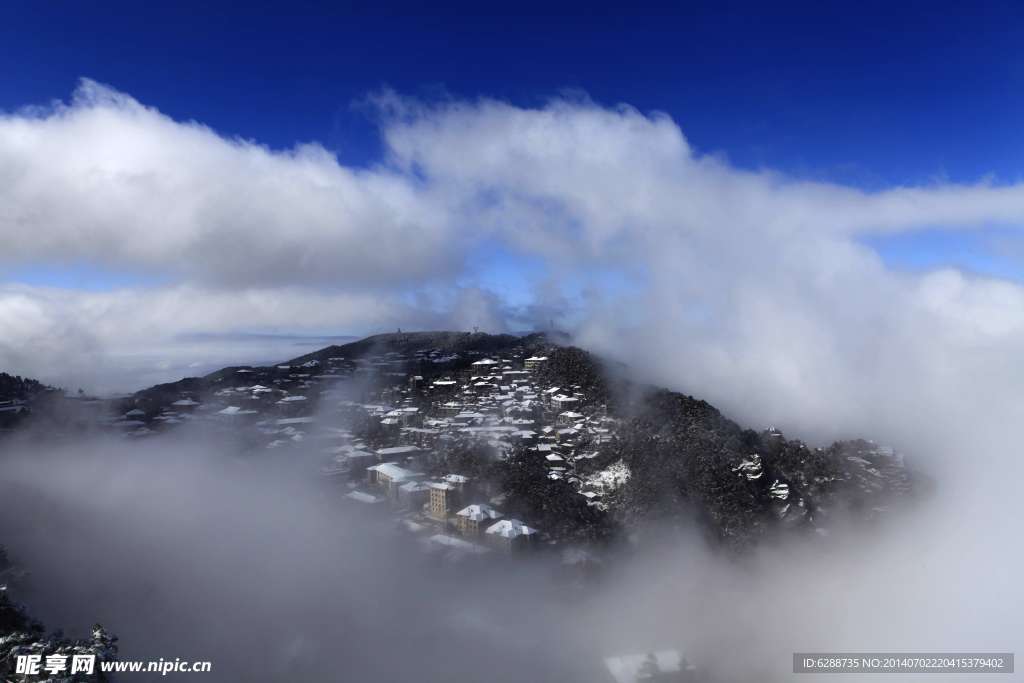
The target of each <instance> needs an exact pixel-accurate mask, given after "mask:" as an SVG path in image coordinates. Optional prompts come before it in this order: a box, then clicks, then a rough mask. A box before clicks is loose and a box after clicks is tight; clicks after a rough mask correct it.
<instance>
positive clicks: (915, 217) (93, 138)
mask: <svg viewBox="0 0 1024 683" xmlns="http://www.w3.org/2000/svg"><path fill="white" fill-rule="evenodd" d="M377 102H378V103H379V104H380V108H379V111H380V117H381V126H382V131H383V134H384V139H385V141H386V144H387V146H388V155H387V160H386V162H385V163H384V164H382V165H381V166H379V167H376V168H373V169H368V170H355V169H350V168H346V167H344V166H342V165H340V164H339V163H338V162H337V160H336V159H335V158H334V157H333V156H331V155H330V154H329V153H327V152H326V151H325V150H323V149H322V148H320V147H318V146H316V145H305V146H300V147H297V148H296V149H293V150H287V151H272V150H269V149H267V148H265V147H262V146H260V145H258V144H256V143H252V142H247V141H240V140H229V139H225V138H224V137H222V136H220V135H218V134H217V133H215V132H214V131H212V130H210V129H208V128H206V127H204V126H202V125H200V124H197V123H194V122H184V123H183V122H177V121H174V120H172V119H170V118H168V117H166V116H164V115H162V114H160V113H159V112H157V111H155V110H153V109H151V108H147V107H145V106H143V105H141V104H139V103H137V102H136V101H135V100H133V99H131V98H130V97H129V96H127V95H124V94H120V93H117V92H115V91H112V90H110V89H108V88H105V87H103V86H100V85H97V84H95V83H92V82H90V81H84V82H83V84H82V86H81V87H80V88H79V90H78V91H77V92H76V94H75V97H74V98H73V100H72V102H71V103H70V104H68V105H60V104H58V105H54V106H52V107H49V108H46V109H42V110H36V111H31V112H20V113H13V114H8V115H6V116H4V117H3V118H0V178H2V179H3V181H4V182H2V183H0V235H2V237H3V239H4V243H5V250H4V252H3V254H2V256H0V261H3V262H5V263H8V264H31V263H33V262H38V261H45V262H63V261H72V262H81V261H86V262H97V263H100V264H102V265H106V266H109V267H113V268H118V267H124V268H131V269H133V270H135V271H137V270H139V269H149V270H152V271H155V272H157V273H161V274H164V275H166V277H168V278H170V279H171V284H168V285H165V286H162V287H157V288H150V289H129V290H122V291H118V292H113V293H102V294H95V293H94V294H86V293H81V292H72V293H62V292H53V291H47V290H39V289H37V290H31V291H30V290H29V289H27V288H24V287H22V288H18V287H14V288H11V287H8V288H6V289H5V290H4V291H3V293H2V294H0V322H3V324H4V327H5V329H6V330H9V332H8V334H7V335H6V336H5V344H4V345H3V347H2V348H3V351H2V354H3V358H2V360H4V361H5V363H6V365H8V366H10V367H16V368H17V369H23V368H26V367H27V368H29V369H35V368H37V367H39V366H40V365H41V363H40V362H35V363H32V362H30V361H26V360H25V357H26V356H27V355H28V356H31V357H32V358H37V359H38V358H40V357H44V356H45V357H46V358H51V357H52V358H54V359H57V358H60V353H61V350H62V349H66V348H75V349H87V350H90V352H92V351H91V350H95V352H96V353H103V352H104V351H105V350H106V349H110V348H112V347H113V348H118V349H120V350H121V351H122V352H124V353H127V352H129V351H130V350H131V349H133V348H146V345H147V343H151V342H150V340H153V339H157V340H166V339H173V338H175V337H176V335H179V334H181V333H188V332H193V331H214V332H215V331H235V330H239V329H258V330H265V329H271V328H273V329H287V330H291V329H293V328H296V327H298V328H304V329H314V330H316V331H318V332H323V331H328V330H333V331H336V332H349V331H352V332H360V331H364V330H376V329H390V328H392V327H397V326H403V327H407V328H409V327H415V326H420V325H422V326H448V325H454V326H458V327H463V328H468V327H473V326H480V327H481V328H484V329H503V328H506V327H508V326H510V325H512V326H513V327H514V326H515V324H516V321H517V320H521V319H522V318H521V317H519V318H517V317H516V316H517V315H519V316H521V315H532V313H531V311H533V310H534V309H536V310H538V311H539V310H540V309H541V308H543V309H544V317H545V318H547V317H549V316H550V317H556V316H555V313H554V312H552V311H551V310H550V307H549V306H547V305H542V306H532V307H531V306H527V310H526V311H523V310H518V311H517V310H512V309H511V308H510V307H509V306H507V305H506V302H503V300H502V297H501V292H500V291H499V292H488V291H484V290H479V289H474V288H472V287H469V288H467V287H460V286H458V285H456V283H459V282H461V280H460V278H461V277H462V276H463V275H464V274H465V270H464V267H463V266H464V261H465V259H466V258H467V255H468V254H470V253H472V252H471V250H472V249H474V248H478V247H480V245H481V244H485V242H484V241H483V238H484V237H486V239H487V240H493V241H495V242H497V243H504V244H506V245H508V246H509V247H510V248H512V249H513V250H517V251H519V252H521V253H525V254H527V255H529V256H531V257H536V258H540V259H543V260H545V261H547V262H548V264H549V266H550V268H549V272H546V273H542V274H540V275H536V277H537V281H536V282H533V283H531V286H530V287H525V288H524V287H519V288H518V289H519V290H520V291H524V290H525V291H529V290H530V289H531V288H532V289H533V290H534V291H544V292H547V294H545V301H543V302H540V301H538V302H536V303H538V304H548V303H549V302H550V301H559V300H562V301H565V297H564V296H562V294H563V293H564V292H562V291H560V290H559V287H560V286H561V287H562V288H563V289H568V288H570V287H571V283H573V282H578V279H579V277H580V276H581V274H590V275H591V278H590V280H589V281H588V288H589V289H588V291H587V293H586V296H585V297H583V298H582V299H580V300H578V301H577V300H574V305H576V306H579V307H582V310H578V311H576V312H575V315H574V316H571V319H580V318H581V317H582V319H583V320H584V321H585V322H584V324H583V325H582V326H581V328H580V330H579V333H580V338H581V339H582V340H584V341H585V342H586V343H588V344H591V345H593V346H595V347H597V348H601V349H603V350H605V351H607V352H610V353H615V354H618V355H622V356H624V357H625V358H626V359H627V360H629V361H631V362H632V363H634V364H635V365H638V366H641V369H643V370H647V371H649V372H650V373H651V374H652V375H656V376H657V377H658V378H660V379H661V380H662V381H665V382H667V383H670V384H673V385H675V386H682V387H686V388H688V389H689V390H691V391H693V392H695V393H699V394H702V395H707V396H708V397H709V398H711V399H713V400H714V401H715V402H717V403H719V404H722V405H723V406H725V407H727V408H729V409H731V410H732V411H733V412H735V413H736V414H737V415H739V416H740V417H742V418H745V419H749V420H754V421H766V420H768V419H771V420H777V421H779V422H781V423H783V424H789V425H793V426H795V427H797V428H799V429H800V430H802V431H803V432H804V433H811V434H815V433H816V430H819V429H821V428H822V426H825V428H826V429H827V430H828V431H829V432H833V431H843V430H864V429H865V428H866V427H870V428H872V429H875V430H877V429H881V430H882V431H883V432H885V430H886V429H887V425H894V426H893V432H894V433H893V436H899V434H897V433H895V432H898V431H899V430H898V429H897V428H896V425H905V424H907V419H905V418H904V413H905V411H906V410H907V409H908V407H909V408H911V410H910V413H911V414H913V415H915V416H917V422H915V425H916V427H915V428H917V429H920V428H922V427H923V426H924V425H926V424H928V423H929V421H930V420H934V419H935V418H936V416H938V415H941V414H943V412H942V411H944V410H947V409H949V401H952V400H953V399H949V401H947V400H945V399H944V398H943V397H953V396H957V395H961V394H962V393H964V392H968V393H970V394H971V395H975V396H977V395H981V394H983V393H984V391H986V390H988V389H989V388H993V389H998V390H1000V391H1003V390H1007V389H1008V387H1009V386H1012V383H1013V382H1015V381H1017V380H1018V379H1019V377H1018V374H1019V371H1018V370H1016V367H1018V365H1019V364H1016V363H1013V362H1011V361H1012V360H1013V359H1015V358H1016V356H1017V351H1016V349H1018V348H1021V344H1020V343H1021V341H1024V339H1022V338H1021V337H1022V325H1024V320H1022V313H1021V302H1022V300H1024V294H1022V290H1021V288H1020V287H1019V286H1018V285H1016V284H1013V283H1009V282H998V281H993V280H986V279H982V278H976V277H970V276H967V275H964V274H961V273H957V272H954V271H949V272H938V273H930V274H923V275H911V274H905V273H896V272H893V271H891V270H890V269H888V268H887V267H886V266H885V265H884V264H883V263H882V262H881V261H880V259H879V258H878V257H877V255H876V254H875V253H874V252H872V251H871V250H870V249H868V248H867V247H865V246H863V245H862V244H860V243H859V242H858V241H857V238H858V236H859V235H861V234H865V233H870V232H876V231H894V230H910V229H915V228H925V227H932V226H934V225H936V224H942V225H945V226H948V227H950V228H964V229H970V228H975V227H978V226H984V225H988V224H991V223H1008V224H1009V223H1013V222H1014V221H1020V220H1021V219H1024V186H1021V185H1005V186H995V185H986V184H979V185H972V186H958V185H934V186H928V187H910V188H891V189H888V190H885V191H882V192H877V193H867V192H864V191H862V190H859V189H857V188H852V187H844V186H840V185H835V184H828V183H813V182H807V181H797V180H793V179H790V178H787V177H786V176H785V175H783V174H779V173H775V172H770V171H762V172H751V171H745V170H741V169H737V168H734V167H732V166H730V165H729V164H728V163H727V162H726V161H723V160H721V159H719V158H716V157H712V156H702V155H700V154H698V153H696V152H695V151H694V150H693V148H692V147H691V145H690V144H689V143H688V142H687V140H686V138H685V136H684V135H683V133H682V131H681V130H680V129H679V127H678V126H677V125H676V124H675V123H674V122H673V121H672V120H671V119H670V118H668V117H667V116H665V115H661V114H655V115H645V114H642V113H640V112H638V111H636V110H635V109H632V108H629V107H625V106H622V107H618V108H614V109H607V108H602V107H599V106H597V105H595V104H593V103H591V102H586V101H566V100H554V101H552V102H550V103H549V104H548V105H546V106H544V107H541V108H536V109H524V108H520V107H515V106H512V105H509V104H506V103H501V102H496V101H491V100H481V101H477V102H447V103H443V104H440V105H436V106H434V105H424V104H421V103H417V102H413V101H408V100H403V99H401V98H399V97H397V96H395V95H393V94H384V95H382V96H380V97H378V98H377ZM601 269H611V270H618V271H621V272H622V273H625V274H626V278H627V279H630V280H631V286H630V287H628V288H626V289H617V288H615V287H607V288H603V289H602V287H601V282H602V280H601V278H600V277H596V278H595V277H593V275H592V274H593V273H594V272H598V271H600V270H601ZM410 291H413V292H415V291H420V292H434V293H438V292H440V295H437V296H435V295H433V294H431V295H427V294H421V295H419V296H413V297H410V296H409V292H410ZM410 302H411V303H410ZM510 320H511V321H512V322H511V323H510ZM638 328H639V329H640V330H641V331H642V332H643V333H642V334H637V329H638ZM624 340H628V342H626V343H623V342H624ZM27 349H31V352H30V353H26V350H27ZM47 354H49V355H47ZM47 363H48V364H49V361H47ZM26 364H27V365H26ZM55 364H56V365H59V362H57V363H55ZM51 367H52V366H51ZM51 376H52V373H51ZM979 378H987V380H986V381H987V382H988V383H987V384H986V385H985V386H984V387H981V386H976V385H977V383H978V382H979V381H980V379H979ZM1004 378H1006V379H1004ZM919 392H926V393H927V400H924V401H922V400H919V399H920V397H919V396H918V394H919ZM1003 404H1004V405H1006V406H1008V407H1009V406H1017V405H1018V403H1017V399H1016V397H1015V395H1013V394H1012V393H1010V394H1008V395H1007V396H1006V397H1005V398H1004V399H1003ZM932 405H934V409H930V408H929V406H932ZM893 416H896V417H893Z"/></svg>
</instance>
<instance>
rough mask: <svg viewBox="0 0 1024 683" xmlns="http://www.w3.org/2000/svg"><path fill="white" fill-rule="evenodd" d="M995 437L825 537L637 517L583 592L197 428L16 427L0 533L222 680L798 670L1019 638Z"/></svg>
mask: <svg viewBox="0 0 1024 683" xmlns="http://www.w3.org/2000/svg"><path fill="white" fill-rule="evenodd" d="M45 444H48V445H45ZM999 446H1000V443H999V441H998V439H995V440H993V441H991V442H984V441H976V442H975V450H973V451H972V454H973V455H970V454H969V455H967V456H965V457H964V458H963V465H962V467H961V468H960V475H961V476H959V477H957V478H947V479H942V480H940V481H938V483H937V487H936V490H935V492H934V493H933V494H932V495H927V496H921V497H920V500H918V501H917V502H916V503H915V504H914V505H913V506H910V507H907V508H904V509H902V511H900V512H894V513H893V514H891V515H889V516H887V517H885V518H884V523H882V524H877V525H872V526H870V527H868V528H865V527H863V526H859V525H852V524H851V525H844V524H842V523H841V522H839V523H836V524H835V525H834V526H833V528H832V530H831V535H830V536H829V537H828V538H825V539H822V538H818V537H814V538H806V537H801V538H791V539H788V540H782V541H778V542H774V543H772V544H768V545H762V546H761V547H760V548H759V549H758V550H757V551H756V552H754V553H752V554H750V555H748V556H744V557H735V556H732V555H724V554H721V553H720V552H718V551H716V550H714V549H713V548H712V547H710V546H709V545H708V544H707V542H706V541H705V540H703V539H702V537H701V536H700V534H698V533H697V530H696V529H690V528H688V527H685V526H684V527H683V528H682V529H673V530H666V529H658V528H644V529H640V530H638V531H637V533H636V534H634V543H633V544H631V545H629V546H628V547H623V548H621V549H620V551H618V553H617V559H614V560H611V561H610V564H609V566H608V570H607V572H606V574H605V575H604V577H603V578H602V579H601V580H600V581H599V582H598V583H595V584H594V585H592V586H590V587H589V588H588V589H585V590H580V589H579V588H578V587H575V586H573V585H572V584H571V583H568V582H566V581H564V580H562V579H561V578H559V574H558V572H557V571H556V569H557V565H558V563H557V560H556V559H554V558H547V557H544V556H541V557H538V558H533V559H529V560H523V559H514V558H509V559H508V560H505V561H499V562H496V563H490V564H484V565H476V564H473V563H464V564H457V565H448V564H435V563H431V562H429V561H428V560H427V558H426V557H425V556H424V555H423V554H422V552H421V551H420V550H419V549H418V547H417V546H416V545H415V543H413V542H412V541H411V540H410V539H408V538H406V537H404V536H401V535H399V534H397V533H396V531H395V527H394V522H393V521H392V519H391V517H390V515H389V514H387V513H386V512H384V511H380V510H372V511H367V510H362V509H356V508H353V507H351V506H347V505H344V504H343V503H342V498H341V494H342V490H341V489H339V488H337V487H335V486H330V485H327V484H325V482H324V480H323V479H322V478H320V477H318V476H317V472H316V465H318V464H319V461H318V460H317V457H316V456H314V455H307V454H303V453H302V452H301V451H299V452H293V453H289V454H288V455H287V456H282V455H252V454H246V453H245V452H244V451H242V450H240V449H239V447H238V445H237V443H235V442H234V441H232V440H230V439H224V438H217V437H212V436H210V435H208V434H199V433H188V432H179V433H175V434H167V435H163V436H160V437H156V438H153V439H149V440H145V441H142V442H134V443H129V442H125V441H122V440H119V439H117V440H115V439H112V438H107V437H102V436H95V437H91V438H88V439H84V440H76V441H74V442H63V443H57V444H54V443H53V442H52V441H51V440H39V439H37V438H33V437H27V438H25V439H19V440H17V441H7V442H5V443H4V450H3V466H2V468H0V538H3V539H4V541H5V543H6V544H7V545H8V547H9V550H10V552H11V554H12V555H13V556H14V559H16V560H17V561H18V562H20V563H21V564H23V565H25V566H26V567H27V568H29V569H30V570H31V575H32V576H31V580H30V581H29V583H28V585H27V586H26V587H25V589H24V590H23V591H21V592H20V593H19V597H20V598H22V599H24V600H25V601H26V602H27V603H28V604H29V606H30V608H31V609H32V612H33V613H34V615H35V616H37V617H38V618H40V619H42V620H44V621H45V622H46V623H47V624H48V625H51V626H54V627H56V626H58V625H59V626H61V627H63V628H65V629H66V631H67V632H68V634H69V635H76V634H77V635H83V634H85V633H86V632H87V629H88V627H89V626H90V625H91V624H92V623H94V622H96V621H99V622H101V623H103V624H104V626H106V627H107V628H109V629H110V630H112V631H113V632H114V633H116V634H117V635H119V636H120V638H121V642H120V645H121V656H122V657H123V658H129V659H135V658H138V659H157V658H160V657H163V658H164V659H173V658H175V657H181V658H182V659H187V660H200V659H208V660H210V661H212V662H213V663H214V669H213V670H214V679H215V680H294V679H296V678H307V677H314V678H316V677H324V678H325V679H327V680H395V681H397V680H424V681H453V680H465V681H480V680H494V681H526V680H530V681H543V680H550V681H555V680H559V681H565V680H574V681H576V680H579V681H592V680H602V679H601V678H600V676H602V675H603V674H602V673H601V658H602V657H604V656H607V655H611V654H621V653H632V652H646V651H649V650H652V649H657V648H666V647H676V648H678V649H680V651H682V652H684V653H685V654H686V655H687V656H688V657H689V658H690V660H691V661H694V662H696V663H698V664H700V665H701V666H704V667H707V668H710V669H712V670H713V671H714V672H715V673H716V674H717V675H718V676H720V680H738V681H762V680H766V681H770V680H789V679H790V677H791V674H790V666H791V656H792V653H793V652H794V651H816V650H820V651H843V650H846V651H967V650H977V651H989V652H992V651H1014V650H1015V649H1017V648H1018V646H1019V645H1021V637H1022V634H1024V629H1022V626H1024V624H1022V620H1021V617H1020V613H1019V609H1020V605H1021V604H1022V601H1021V598H1022V595H1021V588H1020V583H1019V567H1020V552H1021V551H1020V546H1019V534H1018V533H1017V527H1018V518H1017V514H1016V499H1015V497H1014V491H1015V489H1016V488H1017V480H1016V476H1015V475H1016V474H1017V473H1019V468H1010V469H992V468H986V467H982V466H978V465H979V464H980V462H981V460H980V459H981V458H983V457H984V454H985V453H986V452H988V453H991V452H992V451H986V449H993V448H998V447H999ZM972 457H973V458H977V460H973V461H972V460H971V458H972ZM1011 459H1012V458H1011V457H1007V458H1005V459H1004V462H1005V461H1009V460H1011ZM800 678H801V679H807V680H814V677H812V676H801V677H800ZM898 678H899V677H896V678H894V680H897V679H898ZM873 680H875V678H873ZM877 680H885V678H884V677H882V676H879V677H877ZM936 680H942V677H941V676H937V677H936ZM957 680H964V678H963V677H960V678H957Z"/></svg>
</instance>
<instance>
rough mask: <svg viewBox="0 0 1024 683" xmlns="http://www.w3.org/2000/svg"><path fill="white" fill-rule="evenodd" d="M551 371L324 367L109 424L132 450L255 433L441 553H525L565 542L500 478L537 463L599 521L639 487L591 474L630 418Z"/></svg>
mask: <svg viewBox="0 0 1024 683" xmlns="http://www.w3.org/2000/svg"><path fill="white" fill-rule="evenodd" d="M547 361H548V357H547V356H545V355H538V353H531V351H530V350H529V347H527V346H524V345H516V346H514V347H512V348H506V349H504V350H503V351H502V353H496V354H487V353H485V352H483V351H477V350H469V351H462V352H460V351H452V350H451V349H443V348H422V349H418V350H415V351H412V352H409V353H403V352H400V351H382V352H380V353H368V354H365V355H359V356H358V357H354V358H352V357H344V356H323V355H322V356H321V357H320V358H310V359H306V360H303V359H299V361H295V362H291V363H284V364H280V365H276V366H272V367H244V368H229V369H225V370H223V371H221V372H220V373H216V376H213V377H210V378H206V380H207V382H205V383H204V384H203V385H202V386H201V387H200V386H199V385H193V384H190V383H189V382H188V381H187V380H185V381H183V382H181V383H177V384H176V385H170V386H166V387H157V388H154V390H151V391H149V392H140V394H137V395H135V396H134V397H131V398H130V399H125V400H124V401H122V403H120V404H119V405H120V406H121V407H122V408H124V410H122V411H119V412H117V414H114V415H107V416H105V417H101V418H99V419H100V421H101V422H102V423H103V424H104V426H105V428H106V429H109V430H114V431H116V432H118V433H121V434H123V435H124V436H125V437H126V438H130V439H144V438H146V437H148V436H152V435H155V434H158V433H162V432H166V431H169V430H173V429H175V428H178V427H180V426H182V425H194V426H197V427H201V428H205V429H212V430H222V431H224V432H226V433H232V434H244V435H245V438H246V439H248V443H249V445H250V446H251V448H252V449H253V450H257V451H258V450H267V451H274V452H278V453H280V454H281V455H282V457H296V458H305V459H310V458H315V459H316V460H317V471H318V475H319V476H320V477H322V478H323V479H324V480H325V481H327V482H330V485H331V486H333V487H334V488H336V489H337V491H338V496H340V497H341V498H343V499H344V501H345V502H346V503H347V504H350V505H352V506H355V507H361V508H367V509H374V510H377V511H378V512H376V513H375V514H389V515H393V516H394V517H395V519H396V523H397V524H398V527H399V529H400V530H401V531H402V532H403V533H407V534H408V535H409V536H410V537H412V538H414V539H415V540H416V541H417V542H419V543H420V544H421V545H422V547H423V548H424V550H425V551H426V552H428V553H430V554H435V555H437V556H439V557H444V558H446V559H463V558H472V557H486V556H488V555H491V554H493V553H499V554H519V553H526V552H530V551H533V550H536V549H538V548H541V547H544V548H557V547H558V545H559V541H561V540H565V538H564V534H559V533H556V532H555V530H553V529H546V528H544V526H543V525H542V523H541V522H540V521H539V520H534V519H528V518H523V517H522V515H521V514H519V513H517V512H515V509H516V508H517V507H521V506H515V505H512V506H510V505H509V503H510V501H509V500H508V493H507V491H503V490H502V486H501V483H500V481H498V480H497V479H496V477H495V476H494V475H493V470H492V466H494V465H495V464H497V463H502V462H504V461H507V460H508V458H509V457H510V456H511V455H512V454H518V456H519V457H523V458H529V459H532V460H533V461H534V462H535V464H536V465H537V466H538V467H543V473H544V476H546V477H547V479H548V480H549V481H551V482H561V484H562V488H560V489H559V490H560V491H564V492H566V494H567V495H572V496H576V497H578V499H579V504H580V505H582V506H584V507H587V508H593V511H594V513H595V514H603V513H604V511H605V510H606V509H607V503H606V502H605V498H606V496H607V494H609V493H610V492H611V491H613V490H614V489H615V488H616V487H617V486H619V485H620V484H621V483H623V482H624V481H626V479H627V478H628V476H629V471H628V469H627V468H626V467H625V466H624V465H622V463H621V462H619V463H616V464H615V465H613V466H611V467H607V468H603V469H595V468H594V467H593V466H592V462H593V461H594V459H595V458H596V456H597V455H598V453H599V452H600V450H601V449H602V447H603V446H604V445H605V444H607V443H609V442H610V441H611V439H612V438H613V435H614V433H615V431H616V428H617V425H618V420H617V419H615V418H614V417H611V416H610V415H609V414H608V409H607V406H606V405H605V404H604V403H598V402H597V401H595V400H592V398H591V397H588V396H587V394H586V392H585V391H584V390H583V388H582V387H581V386H578V385H577V386H551V385H550V384H549V383H548V382H545V381H542V380H541V379H540V375H541V374H542V368H543V366H544V364H545V363H546V362H547ZM579 553H580V551H579V550H578V549H575V548H573V554H572V557H577V556H579ZM580 557H582V556H580Z"/></svg>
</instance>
